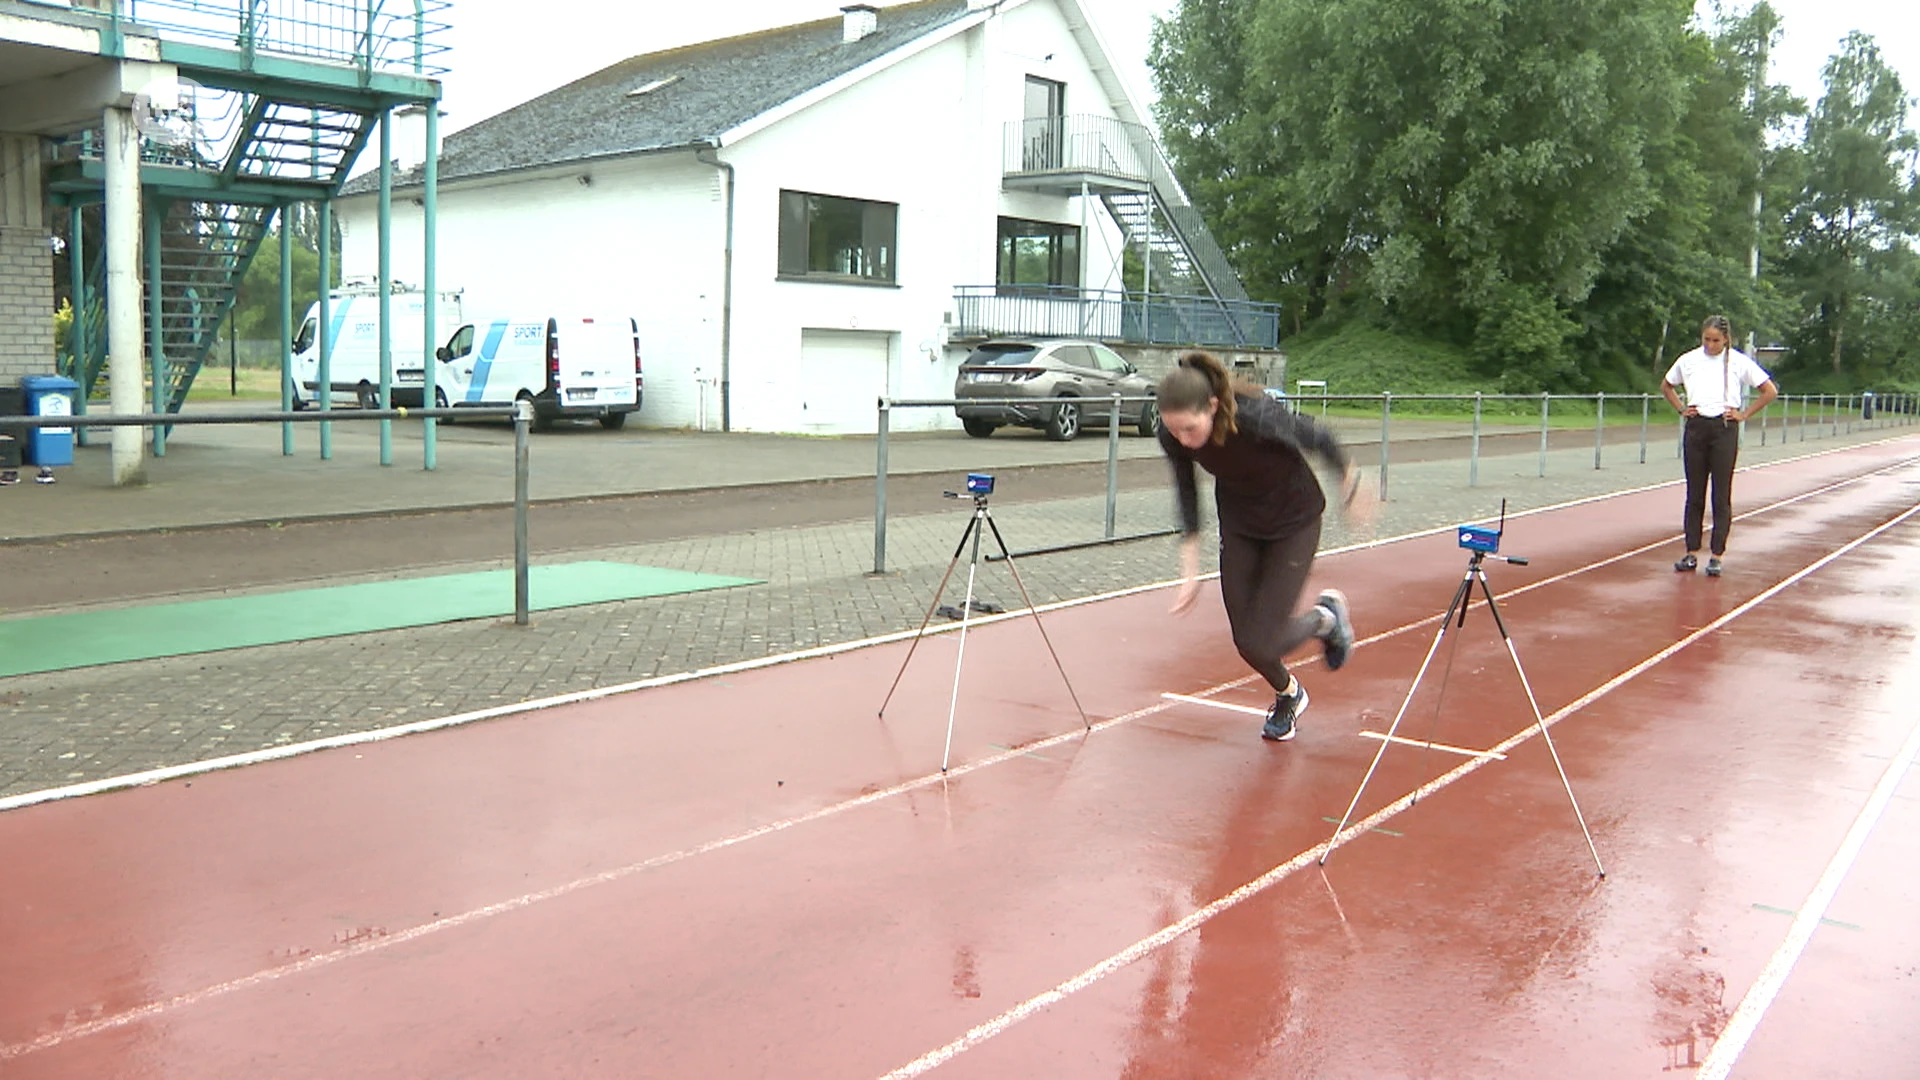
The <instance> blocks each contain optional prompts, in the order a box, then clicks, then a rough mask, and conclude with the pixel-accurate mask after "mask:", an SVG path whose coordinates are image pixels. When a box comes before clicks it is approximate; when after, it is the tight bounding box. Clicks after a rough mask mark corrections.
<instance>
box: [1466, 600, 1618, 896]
mask: <svg viewBox="0 0 1920 1080" xmlns="http://www.w3.org/2000/svg"><path fill="white" fill-rule="evenodd" d="M1479 578H1480V592H1481V594H1482V595H1484V596H1485V597H1486V598H1487V610H1488V611H1491V612H1493V624H1494V625H1495V626H1497V627H1499V628H1500V640H1501V641H1504V642H1506V643H1507V655H1508V656H1509V657H1512V658H1513V670H1514V672H1515V673H1516V674H1518V675H1519V676H1520V687H1521V689H1523V690H1525V691H1526V692H1527V705H1528V706H1529V707H1531V708H1532V709H1533V722H1534V723H1535V724H1536V725H1537V726H1538V727H1539V728H1540V738H1541V739H1542V740H1543V741H1544V742H1545V743H1546V744H1547V753H1548V754H1550V755H1552V757H1553V768H1554V771H1556V772H1558V773H1559V774H1560V786H1562V787H1564V788H1566V789H1567V802H1568V803H1570V804H1571V805H1572V806H1573V816H1574V819H1575V820H1576V821H1578V822H1580V835H1582V836H1584V837H1586V838H1587V850H1588V851H1589V852H1591V853H1592V854H1593V867H1594V869H1595V870H1598V871H1599V872H1600V876H1601V877H1606V876H1607V868H1606V867H1605V866H1603V865H1601V862H1600V849H1599V848H1597V847H1595V846H1594V843H1593V833H1592V832H1590V831H1589V830H1588V829H1587V815H1585V814H1583V813H1581V812H1580V800H1578V799H1576V798H1574V797H1573V783H1572V781H1570V780H1568V779H1567V770H1566V766H1564V765H1562V764H1561V763H1560V751H1559V750H1556V749H1554V745H1553V736H1552V735H1549V734H1547V720H1546V717H1544V716H1542V715H1540V703H1539V702H1538V701H1535V700H1534V697H1533V684H1532V683H1531V682H1529V681H1527V670H1526V669H1525V668H1523V667H1521V666H1520V654H1519V652H1517V651H1516V650H1515V649H1514V647H1513V638H1511V637H1508V636H1507V624H1506V620H1504V619H1502V618H1501V617H1500V606H1499V605H1498V604H1495V603H1494V602H1493V590H1492V589H1491V588H1489V587H1488V586H1487V575H1486V572H1485V571H1484V570H1482V571H1480V572H1479Z"/></svg>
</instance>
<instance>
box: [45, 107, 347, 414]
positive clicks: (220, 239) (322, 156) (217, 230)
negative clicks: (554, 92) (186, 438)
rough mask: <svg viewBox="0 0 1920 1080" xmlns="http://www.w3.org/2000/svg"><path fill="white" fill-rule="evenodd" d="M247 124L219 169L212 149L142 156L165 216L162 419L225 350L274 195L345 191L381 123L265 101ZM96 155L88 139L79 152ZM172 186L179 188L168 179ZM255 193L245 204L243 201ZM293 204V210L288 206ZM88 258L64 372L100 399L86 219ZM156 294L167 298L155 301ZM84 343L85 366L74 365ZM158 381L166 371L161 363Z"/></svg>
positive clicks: (158, 398) (160, 149)
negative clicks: (292, 190) (219, 346)
mask: <svg viewBox="0 0 1920 1080" xmlns="http://www.w3.org/2000/svg"><path fill="white" fill-rule="evenodd" d="M236 113H237V115H238V116H239V118H240V119H239V123H238V124H237V125H236V126H235V129H234V130H233V131H231V132H230V133H228V134H227V135H226V136H225V137H222V138H219V139H218V140H217V142H216V143H215V147H216V148H219V147H225V152H224V156H222V157H220V158H215V157H213V156H211V155H209V154H207V153H205V148H204V147H196V148H195V152H189V153H182V152H181V151H180V149H179V148H178V147H175V146H165V145H152V144H148V145H143V147H142V153H141V157H142V162H143V165H147V166H153V168H152V169H143V176H142V182H143V186H145V187H146V188H147V191H148V200H147V205H146V207H145V212H146V213H147V214H149V215H155V214H157V215H159V228H158V244H159V270H160V274H159V283H158V287H157V289H156V288H155V284H154V282H152V281H146V282H144V286H143V288H144V292H145V296H144V299H145V301H146V308H145V310H146V311H148V312H149V313H151V312H153V311H154V310H155V305H156V302H157V307H158V313H159V344H160V350H161V358H162V360H163V361H164V363H163V364H161V365H159V367H158V370H160V371H162V372H163V373H164V379H165V385H164V388H163V391H162V393H161V394H159V395H153V396H152V397H150V400H151V401H153V403H154V406H155V408H156V409H157V410H159V411H164V412H169V413H174V412H179V411H180V409H181V407H182V406H183V405H184V404H185V402H186V400H187V395H188V394H189V393H190V392H191V391H192V389H193V382H194V379H195V377H196V376H198V375H199V373H200V369H201V368H202V367H203V366H204V365H205V363H206V361H207V358H208V356H209V355H211V353H212V351H213V348H214V345H215V344H216V343H217V341H218V340H219V336H220V328H221V326H222V325H223V324H224V323H225V322H226V320H227V319H228V317H229V316H230V315H231V313H232V311H233V309H234V306H235V304H236V303H237V302H238V300H239V299H240V289H241V284H242V282H243V281H244V280H245V278H246V274H247V269H248V267H249V266H251V265H252V262H253V259H254V256H255V255H256V254H258V253H259V251H260V247H261V245H262V243H263V242H264V241H265V240H266V238H267V235H268V233H269V232H270V231H271V230H272V228H273V225H274V221H275V218H276V216H277V215H278V213H279V212H280V209H281V207H282V206H284V205H285V202H282V201H278V200H275V199H273V198H272V194H271V192H272V189H273V187H274V186H275V185H276V184H286V185H289V186H297V187H298V188H299V189H300V190H301V191H302V192H308V191H311V190H312V189H313V188H314V187H315V186H316V185H317V186H321V187H324V188H325V190H327V191H329V192H331V191H337V190H338V189H339V186H340V184H341V183H342V182H344V180H345V178H346V174H347V171H348V170H349V169H350V168H351V167H352V165H353V162H354V160H355V159H356V158H357V157H358V156H359V154H360V151H361V150H362V149H363V148H364V147H365V145H366V142H367V139H368V137H369V135H370V133H371V132H372V131H373V129H374V125H375V124H376V123H377V122H378V114H377V113H374V112H370V111H353V110H349V109H343V108H339V107H336V106H330V105H320V104H315V103H312V102H304V101H289V100H278V99H275V98H272V97H269V96H266V95H262V94H247V95H243V96H242V104H241V107H240V108H239V109H238V110H236ZM91 145H97V143H95V141H94V140H93V139H91V138H88V139H83V140H82V148H81V150H80V153H81V155H82V156H85V155H87V154H89V153H90V152H91V150H90V146H91ZM170 178H171V179H172V180H173V182H172V183H169V182H168V180H169V179H170ZM237 187H244V188H245V192H246V193H245V195H244V196H241V195H240V194H239V193H238V192H236V191H235V189H236V188H237ZM288 201H294V200H291V199H290V200H288ZM82 221H83V223H84V224H83V228H85V229H87V230H88V233H89V235H87V236H86V237H85V238H84V241H85V242H84V245H83V247H84V250H85V251H86V252H87V253H89V254H90V255H91V258H90V259H89V263H90V265H89V267H88V271H87V293H88V296H89V298H90V300H89V302H88V303H87V304H85V305H83V308H84V309H85V310H78V311H76V312H75V319H76V321H84V322H83V332H81V333H70V334H69V335H68V344H67V346H66V348H65V349H64V350H63V355H62V356H61V358H60V366H61V370H62V371H63V372H64V373H66V374H67V375H69V376H70V377H71V378H73V379H74V380H75V381H76V382H78V383H80V385H81V386H82V388H83V390H82V392H83V393H84V394H87V395H90V394H91V393H92V392H93V389H94V387H95V386H96V385H97V384H98V381H99V378H100V375H101V373H102V371H103V370H104V368H105V366H106V353H107V349H106V332H105V331H106V326H105V314H104V305H103V304H102V303H101V302H100V299H99V298H102V297H104V296H105V295H106V290H105V286H106V261H105V259H104V252H105V245H104V244H103V243H101V240H102V231H103V230H101V228H100V222H101V218H100V215H98V214H89V215H83V217H82ZM151 257H152V256H151V253H146V252H143V259H142V263H141V266H142V277H143V278H146V277H149V276H151V275H150V274H149V273H148V272H147V268H148V267H149V266H150V265H151V262H150V260H151ZM156 294H157V296H156ZM140 336H141V340H142V342H144V343H146V346H147V351H148V353H149V354H150V353H151V350H152V336H151V334H150V327H146V326H143V327H141V335H140ZM81 341H84V342H85V343H86V346H87V349H86V355H84V356H79V355H76V348H75V346H76V345H77V344H78V343H79V342H81ZM147 370H148V371H149V372H151V371H154V370H156V367H155V365H153V363H152V357H151V355H149V356H148V366H147Z"/></svg>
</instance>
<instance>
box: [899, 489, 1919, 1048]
mask: <svg viewBox="0 0 1920 1080" xmlns="http://www.w3.org/2000/svg"><path fill="white" fill-rule="evenodd" d="M1916 513H1920V505H1915V506H1913V507H1910V508H1909V509H1907V510H1906V511H1904V512H1902V513H1901V514H1900V515H1899V516H1898V517H1895V518H1893V519H1892V520H1890V521H1887V522H1884V523H1882V524H1880V525H1879V526H1877V527H1875V528H1874V529H1873V530H1871V531H1870V532H1868V533H1866V534H1865V535H1863V536H1861V537H1859V538H1857V539H1855V540H1853V541H1851V542H1849V543H1847V544H1845V545H1844V546H1842V547H1839V548H1836V549H1835V550H1833V551H1831V552H1828V553H1827V554H1826V555H1824V556H1822V557H1820V558H1819V559H1816V560H1815V561H1813V562H1812V563H1809V564H1808V565H1806V566H1805V567H1802V568H1801V569H1800V570H1799V571H1797V572H1795V573H1794V574H1793V575H1792V576H1790V577H1788V578H1786V579H1785V580H1783V581H1781V582H1779V583H1778V584H1776V585H1774V586H1773V587H1771V588H1769V589H1767V590H1766V591H1765V592H1762V593H1761V594H1760V595H1758V596H1755V597H1754V598H1753V599H1751V600H1748V601H1747V602H1746V603H1744V604H1741V605H1740V606H1739V607H1736V608H1734V609H1733V610H1731V611H1729V612H1727V613H1726V614H1724V615H1722V616H1720V617H1719V618H1717V619H1715V620H1713V621H1712V622H1711V623H1708V624H1707V625H1706V626H1703V627H1701V628H1700V629H1698V630H1695V631H1693V632H1692V633H1690V634H1688V635H1687V636H1686V637H1684V638H1681V639H1680V640H1679V641H1676V642H1674V643H1673V644H1672V645H1669V646H1667V647H1666V648H1664V649H1661V650H1660V651H1659V652H1657V653H1655V654H1653V655H1652V656H1650V657H1648V658H1647V659H1645V660H1642V661H1640V662H1639V663H1638V664H1635V665H1634V666H1633V667H1631V668H1628V669H1627V670H1626V671H1623V672H1621V673H1620V674H1618V675H1616V676H1614V677H1613V678H1611V679H1608V680H1607V681H1606V682H1604V683H1602V684H1600V685H1599V686H1598V687H1595V688H1594V689H1592V690H1589V691H1587V693H1585V694H1584V695H1582V696H1581V697H1580V698H1578V699H1577V700H1575V701H1573V702H1572V703H1570V704H1568V705H1565V706H1563V707H1561V708H1559V709H1556V710H1554V712H1553V714H1552V715H1550V716H1548V717H1546V718H1545V719H1544V720H1542V721H1541V722H1540V723H1537V724H1528V725H1527V726H1526V727H1524V728H1521V729H1520V730H1519V731H1518V732H1517V733H1515V734H1513V735H1511V736H1508V737H1507V738H1506V739H1503V740H1501V741H1500V743H1499V744H1497V745H1496V746H1494V748H1493V749H1494V751H1495V752H1499V753H1505V752H1506V751H1508V750H1512V749H1513V748H1514V747H1516V746H1519V745H1520V744H1521V743H1524V742H1526V741H1528V740H1529V739H1532V738H1533V737H1534V736H1535V735H1538V734H1539V733H1540V731H1541V729H1542V728H1547V727H1552V726H1553V725H1554V724H1556V723H1559V722H1560V721H1561V720H1563V719H1565V718H1566V717H1568V716H1571V715H1573V714H1574V713H1576V712H1579V711H1580V710H1581V709H1584V708H1586V707H1587V706H1588V705H1591V704H1593V703H1594V702H1595V701H1598V700H1600V699H1601V698H1602V697H1605V696H1606V695H1608V694H1610V693H1612V692H1613V691H1614V690H1616V689H1618V688H1620V687H1621V686H1624V685H1626V684H1627V683H1628V682H1631V681H1632V680H1634V679H1636V678H1638V677H1640V676H1641V675H1642V674H1644V673H1646V672H1647V671H1648V670H1649V669H1650V668H1652V667H1654V666H1655V665H1657V664H1659V663H1661V662H1662V661H1664V660H1666V659H1667V658H1669V657H1671V656H1673V655H1674V654H1675V653H1677V652H1679V651H1680V650H1682V649H1684V648H1686V647H1687V646H1689V645H1691V644H1693V643H1694V642H1696V641H1699V640H1700V639H1701V638H1703V637H1706V636H1707V635H1708V634H1711V633H1713V632H1714V631H1716V630H1718V629H1720V628H1721V627H1722V626H1725V625H1726V624H1728V623H1730V622H1732V621H1733V620H1734V619H1737V618H1739V617H1740V616H1741V615H1744V614H1746V613H1747V612H1749V611H1751V610H1753V609H1754V608H1756V607H1758V606H1760V605H1761V604H1762V603H1764V602H1766V601H1767V600H1770V599H1772V598H1773V597H1775V596H1777V595H1779V593H1780V592H1781V591H1782V590H1784V589H1786V588H1787V587H1788V586H1791V585H1793V584H1795V583H1796V582H1799V581H1801V580H1802V579H1804V578H1806V577H1807V576H1809V575H1811V574H1813V573H1814V572H1815V571H1818V570H1819V569H1820V568H1822V567H1824V566H1826V565H1827V564H1829V563H1831V562H1833V561H1834V560H1835V559H1838V558H1840V557H1841V556H1842V555H1845V554H1847V553H1848V552H1851V551H1853V550H1854V549H1855V548H1858V547H1859V546H1860V545H1862V544H1864V543H1866V542H1867V541H1869V540H1871V539H1873V538H1874V537H1876V536H1879V535H1880V534H1881V533H1883V532H1885V531H1887V530H1888V529H1891V528H1893V527H1894V526H1896V525H1899V524H1900V523H1902V522H1904V521H1906V520H1907V519H1908V518H1910V517H1912V516H1913V515H1915V514H1916ZM1491 760H1492V759H1491V758H1484V757H1476V758H1472V759H1470V760H1468V761H1464V762H1462V763H1460V764H1459V765H1456V766H1454V767H1453V769H1452V770H1451V771H1450V772H1446V773H1442V774H1441V775H1440V776H1437V777H1435V778H1434V779H1432V780H1430V781H1428V782H1427V783H1426V784H1423V785H1421V786H1420V787H1419V788H1416V789H1415V790H1413V791H1411V792H1408V793H1407V794H1405V795H1402V796H1401V797H1400V798H1398V799H1395V800H1394V801H1393V802H1390V803H1388V804H1387V805H1386V806H1384V807H1382V808H1380V809H1379V810H1377V811H1375V812H1374V813H1373V814H1372V815H1370V816H1368V817H1366V818H1363V819H1361V820H1359V821H1356V822H1353V823H1352V824H1350V825H1348V826H1347V828H1346V831H1344V832H1342V833H1339V834H1337V835H1336V836H1334V837H1333V838H1332V839H1331V840H1323V841H1321V842H1320V843H1318V844H1315V845H1314V846H1313V847H1311V848H1308V849H1307V850H1305V851H1303V852H1301V853H1300V854H1298V855H1295V856H1294V857H1293V858H1291V859H1288V860H1287V861H1286V862H1283V863H1281V864H1280V865H1278V866H1276V867H1274V868H1273V869H1271V870H1268V871H1267V872H1266V873H1264V874H1262V875H1260V876H1259V877H1257V878H1254V879H1253V880H1252V881H1249V882H1247V883H1246V884H1244V885H1242V886H1240V887H1239V888H1237V889H1235V890H1233V891H1232V892H1230V893H1228V894H1226V895H1225V896H1222V897H1220V898H1219V899H1217V900H1214V901H1213V902H1212V903H1210V904H1207V905H1206V906H1205V907H1202V908H1199V909H1198V910H1196V911H1194V912H1193V913H1192V914H1190V915H1188V916H1187V917H1186V918H1184V919H1181V920H1180V921H1178V922H1176V923H1172V924H1170V925H1168V926H1166V927H1163V928H1161V929H1160V930H1159V931H1157V932H1156V933H1154V934H1152V935H1150V936H1148V937H1144V938H1141V939H1140V940H1139V941H1136V942H1134V943H1133V944H1132V945H1129V946H1128V947H1126V948H1125V949H1123V950H1121V951H1120V952H1117V953H1114V954H1113V955H1112V956H1109V957H1107V958H1106V959H1105V960H1102V961H1100V962H1099V963H1097V964H1095V965H1093V966H1092V967H1090V968H1088V969H1086V970H1085V971H1082V972H1081V973H1080V974H1078V975H1075V976H1074V977H1072V978H1070V979H1068V980H1067V981H1065V982H1063V983H1060V984H1059V985H1058V986H1055V987H1054V988H1053V989H1051V990H1048V991H1045V992H1044V993H1041V994H1036V995H1035V996H1033V997H1030V998H1028V999H1027V1000H1025V1001H1023V1002H1021V1003H1020V1004H1018V1005H1015V1006H1014V1007H1013V1008H1011V1009H1008V1010H1007V1011H1006V1012H1003V1013H1001V1014H1000V1015H999V1016H996V1017H994V1018H993V1019H991V1020H988V1021H986V1022H984V1023H981V1024H978V1025H975V1026H974V1027H973V1028H971V1029H969V1030H968V1031H967V1033H966V1034H964V1035H962V1036H960V1037H959V1038H957V1039H955V1040H953V1041H952V1042H950V1043H948V1044H946V1045H945V1046H942V1047H939V1048H937V1049H934V1050H929V1051H928V1052H927V1053H925V1054H922V1055H921V1056H920V1057H917V1058H915V1059H914V1060H912V1061H910V1062H908V1063H906V1064H905V1065H902V1066H900V1067H899V1068H897V1069H895V1070H893V1071H892V1072H889V1073H885V1074H883V1075H882V1077H881V1080H910V1078H912V1077H916V1076H921V1075H923V1074H925V1073H928V1072H931V1071H932V1070H934V1069H936V1068H939V1067H940V1066H941V1065H944V1064H946V1063H947V1062H949V1061H951V1060H953V1059H954V1058H956V1057H958V1056H960V1055H961V1054H963V1053H965V1052H967V1051H968V1050H971V1049H973V1048H974V1047H976V1046H979V1045H980V1044H981V1043H984V1042H986V1041H988V1040H989V1039H992V1038H994V1037H995V1036H997V1035H999V1034H1001V1033H1002V1032H1004V1031H1006V1030H1007V1029H1008V1028H1010V1027H1012V1026H1013V1025H1015V1024H1017V1023H1019V1022H1020V1021H1022V1020H1025V1019H1026V1018H1028V1017H1030V1016H1032V1015H1033V1014H1035V1013H1037V1012H1039V1011H1040V1010H1042V1009H1044V1008H1046V1007H1047V1006H1049V1005H1052V1004H1055V1003H1057V1002H1060V1001H1063V1000H1065V999H1066V998H1067V996H1068V995H1070V994H1074V993H1077V992H1078V991H1081V990H1084V989H1086V988H1087V987H1089V986H1092V985H1093V984H1094V983H1097V982H1099V981H1100V980H1101V979H1104V978H1106V977H1107V976H1108V975H1111V974H1113V973H1114V972H1116V971H1119V970H1120V969H1122V968H1124V967H1126V966H1127V965H1129V964H1131V963H1133V962H1134V961H1136V960H1139V959H1141V958H1142V957H1145V956H1146V955H1148V954H1149V953H1152V952H1153V951H1154V950H1155V949H1158V948H1159V947H1160V946H1162V945H1165V944H1167V943H1168V942H1171V941H1173V940H1174V939H1176V938H1178V937H1180V936H1181V935H1183V934H1185V933H1187V932H1188V931H1191V930H1194V929H1196V928H1198V927H1199V926H1201V925H1202V924H1204V923H1206V922H1208V921H1209V920H1211V919H1213V918H1214V917H1215V916H1217V915H1219V914H1221V913H1222V912H1225V911H1227V910H1229V909H1231V908H1234V907H1237V906H1239V905H1240V904H1241V903H1243V902H1244V901H1246V900H1248V899H1250V898H1252V897H1254V896H1257V895H1259V894H1260V893H1262V892H1264V891H1266V890H1267V889H1269V888H1271V887H1272V886H1274V885H1276V884H1278V883H1279V882H1281V881H1283V880H1285V879H1286V878H1287V877H1289V876H1291V875H1292V874H1293V873H1294V872H1295V871H1297V870H1300V869H1301V868H1303V867H1306V866H1310V865H1312V864H1313V863H1314V862H1315V861H1317V860H1318V858H1319V857H1320V853H1321V852H1323V851H1327V850H1330V846H1331V845H1332V844H1333V843H1334V842H1338V843H1340V844H1342V845H1344V844H1345V843H1346V842H1347V841H1349V840H1351V839H1353V838H1354V837H1356V836H1361V835H1364V834H1365V833H1367V832H1368V831H1370V830H1372V829H1375V828H1377V827H1379V826H1380V825H1381V824H1382V823H1384V822H1387V821H1390V820H1392V819H1393V818H1394V817H1397V816H1398V815H1399V814H1401V813H1402V812H1404V811H1405V810H1407V809H1408V808H1409V807H1412V806H1413V805H1414V804H1415V803H1416V802H1419V801H1424V800H1426V799H1427V798H1429V797H1430V796H1432V795H1433V794H1434V793H1436V792H1438V791H1440V790H1442V789H1443V788H1447V787H1450V786H1452V785H1453V784H1454V783H1456V782H1457V781H1459V780H1461V779H1463V778H1465V777H1467V776H1469V775H1471V774H1473V773H1475V772H1478V771H1479V770H1480V769H1481V768H1482V767H1483V766H1485V765H1486V764H1487V763H1488V762H1489V761H1491ZM1883 779H1884V778H1883ZM1715 1048H1716V1049H1718V1045H1717V1044H1716V1047H1715Z"/></svg>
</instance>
